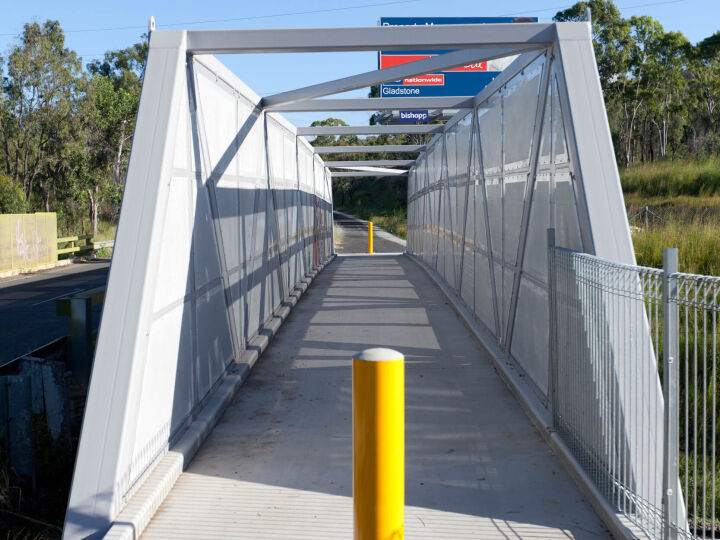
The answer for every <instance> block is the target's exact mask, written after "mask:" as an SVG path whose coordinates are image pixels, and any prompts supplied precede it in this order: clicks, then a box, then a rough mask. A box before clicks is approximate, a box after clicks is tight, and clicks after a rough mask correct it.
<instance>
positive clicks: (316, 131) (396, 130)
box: [297, 124, 443, 137]
mask: <svg viewBox="0 0 720 540" xmlns="http://www.w3.org/2000/svg"><path fill="white" fill-rule="evenodd" d="M442 132H443V124H427V125H422V126H417V125H414V124H408V125H396V126H395V125H394V126H386V125H381V124H377V125H374V126H311V127H299V128H297V134H298V136H307V137H314V136H317V135H391V134H401V133H407V134H419V133H442Z"/></svg>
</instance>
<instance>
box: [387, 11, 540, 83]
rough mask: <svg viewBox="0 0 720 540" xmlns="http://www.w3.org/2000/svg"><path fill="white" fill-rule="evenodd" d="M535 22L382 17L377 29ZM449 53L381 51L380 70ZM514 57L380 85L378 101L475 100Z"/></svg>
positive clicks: (521, 20) (509, 18) (524, 20)
mask: <svg viewBox="0 0 720 540" xmlns="http://www.w3.org/2000/svg"><path fill="white" fill-rule="evenodd" d="M513 22H538V19H537V17H382V18H381V19H380V26H417V25H435V24H492V23H513ZM446 52H449V51H380V53H379V55H378V64H379V65H378V67H379V68H380V69H383V68H387V67H392V66H397V65H400V64H406V63H408V62H414V61H415V60H422V59H424V58H429V57H431V56H437V55H438V54H443V53H446ZM514 59H515V57H514V56H512V57H508V58H498V59H496V60H490V61H488V62H477V63H475V64H470V65H468V66H461V67H457V68H453V69H449V70H447V71H442V72H440V73H428V74H426V75H419V76H416V77H410V78H408V79H403V80H401V81H393V82H389V83H384V84H381V85H380V97H429V96H474V95H475V94H477V93H478V92H479V91H480V90H482V89H483V88H485V87H486V86H487V85H488V84H489V83H490V81H492V80H493V79H494V78H495V77H497V76H498V74H499V73H500V72H501V71H502V70H503V69H505V68H506V67H507V66H508V65H509V64H510V62H512V61H513V60H514Z"/></svg>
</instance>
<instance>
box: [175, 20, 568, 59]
mask: <svg viewBox="0 0 720 540" xmlns="http://www.w3.org/2000/svg"><path fill="white" fill-rule="evenodd" d="M554 38H555V29H554V26H553V23H499V24H454V25H452V26H450V25H435V26H358V27H334V28H274V29H270V28H267V29H266V28H248V29H233V30H188V31H187V50H188V52H189V53H190V54H233V53H235V54H238V53H239V54H263V53H281V52H283V53H284V52H288V53H292V52H341V51H379V50H383V51H403V50H428V49H430V50H453V49H470V48H472V49H480V48H498V47H518V46H524V45H527V44H550V43H552V41H553V39H554Z"/></svg>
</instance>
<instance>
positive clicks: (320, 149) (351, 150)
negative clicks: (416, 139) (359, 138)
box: [314, 144, 425, 154]
mask: <svg viewBox="0 0 720 540" xmlns="http://www.w3.org/2000/svg"><path fill="white" fill-rule="evenodd" d="M424 149H425V145H424V144H378V145H375V146H316V147H315V148H314V150H315V153H316V154H360V153H368V154H374V153H377V152H422V151H423V150H424Z"/></svg>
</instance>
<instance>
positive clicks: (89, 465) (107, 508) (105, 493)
mask: <svg viewBox="0 0 720 540" xmlns="http://www.w3.org/2000/svg"><path fill="white" fill-rule="evenodd" d="M151 41H152V47H151V49H150V52H149V56H148V63H147V70H146V73H145V79H144V83H143V90H142V96H141V100H140V107H139V112H138V120H137V125H136V128H135V136H134V139H133V145H132V157H131V160H130V163H129V165H128V176H127V181H126V187H125V194H124V204H123V207H122V212H121V215H120V220H119V225H118V232H117V237H116V241H115V249H114V256H113V265H112V269H111V271H110V277H109V281H108V292H107V296H106V298H105V305H104V308H103V324H102V327H101V329H100V333H99V337H98V347H97V351H96V355H95V358H96V359H95V364H94V366H93V372H92V378H91V382H90V388H89V393H88V398H87V405H86V409H85V417H84V420H83V427H82V435H81V438H80V443H79V448H78V455H77V462H76V467H75V471H74V475H73V483H72V490H71V494H70V500H69V504H68V511H67V515H66V523H65V533H64V534H65V537H66V538H85V537H93V536H97V535H99V534H100V533H101V532H103V531H104V530H105V529H106V528H107V527H108V526H109V524H110V521H111V520H112V518H113V517H114V515H115V514H116V513H117V511H118V510H119V506H120V505H121V504H122V497H123V491H124V490H125V489H126V487H127V486H123V485H122V482H123V480H124V479H125V478H126V477H125V473H126V471H127V470H128V469H129V468H130V466H131V463H132V459H133V456H132V452H133V449H134V445H135V431H136V429H135V428H136V422H137V417H138V405H139V399H138V396H139V395H140V393H141V388H142V382H143V372H144V369H145V359H146V355H145V352H146V350H147V345H148V343H147V333H146V329H147V328H148V325H149V324H150V320H149V315H150V313H151V311H152V303H153V301H154V300H155V298H154V294H152V293H153V291H154V287H155V279H154V278H155V275H156V274H155V272H154V271H152V270H153V269H154V268H155V267H156V266H157V254H158V251H159V250H158V248H159V240H160V235H161V230H160V227H159V225H160V221H161V218H160V216H161V215H162V207H163V204H164V203H165V200H163V199H164V198H163V196H162V194H163V192H164V191H166V189H165V188H166V186H167V184H168V183H169V182H170V178H171V168H172V165H173V159H174V155H173V150H174V144H173V143H174V140H175V137H174V134H175V133H176V130H177V128H178V122H179V118H180V116H181V115H182V114H183V113H184V111H182V110H181V108H182V103H183V102H182V100H181V99H179V96H181V95H182V94H184V93H186V77H185V32H182V31H177V32H165V33H162V34H158V35H153V37H152V40H151ZM182 287H184V284H182Z"/></svg>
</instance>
